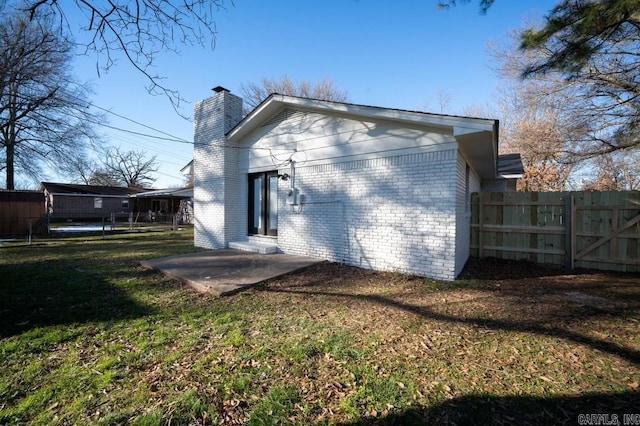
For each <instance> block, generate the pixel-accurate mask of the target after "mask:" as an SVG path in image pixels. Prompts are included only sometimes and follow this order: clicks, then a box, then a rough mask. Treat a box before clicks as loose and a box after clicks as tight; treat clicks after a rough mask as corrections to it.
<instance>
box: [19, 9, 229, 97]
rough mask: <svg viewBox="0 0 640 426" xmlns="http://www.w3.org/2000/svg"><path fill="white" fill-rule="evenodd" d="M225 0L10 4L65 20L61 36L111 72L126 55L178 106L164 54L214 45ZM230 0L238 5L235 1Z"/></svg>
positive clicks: (34, 14) (32, 14)
mask: <svg viewBox="0 0 640 426" xmlns="http://www.w3.org/2000/svg"><path fill="white" fill-rule="evenodd" d="M224 3H225V2H224V1H223V0H181V1H166V0H139V1H135V2H131V1H126V0H110V1H97V0H95V1H92V0H74V1H58V0H22V1H13V2H9V4H11V5H12V6H13V7H14V8H15V9H18V10H21V11H24V12H26V13H28V14H29V16H30V17H31V18H32V19H34V18H35V17H37V16H38V15H46V16H49V17H53V18H54V19H57V20H58V21H59V22H60V26H59V28H60V29H61V33H60V34H61V35H70V36H73V38H74V39H76V40H79V41H78V42H77V44H78V45H80V46H81V47H82V48H84V50H85V53H94V54H96V55H97V56H96V59H97V61H96V67H97V69H99V70H105V71H108V70H109V69H110V68H111V67H112V66H113V65H114V64H115V63H116V62H117V60H118V59H120V58H124V59H125V60H126V61H128V62H129V64H130V65H131V66H133V67H134V68H135V69H136V70H138V71H139V72H141V73H142V74H143V75H144V76H145V77H146V78H147V80H148V82H149V85H148V87H147V89H148V90H149V92H150V93H154V94H165V95H167V96H169V98H170V99H171V101H172V102H173V103H174V106H177V104H178V103H179V101H180V96H179V94H178V92H177V91H175V90H172V89H170V88H168V87H167V86H166V85H165V84H164V83H163V82H162V77H161V76H159V75H158V74H156V73H155V71H154V62H155V60H156V57H157V55H158V54H159V53H162V52H167V51H170V52H174V53H176V52H178V48H179V46H181V45H199V46H203V47H205V46H207V45H209V46H211V47H213V46H214V44H215V35H216V27H215V21H214V15H215V13H216V12H217V11H218V10H219V9H220V8H221V7H223V6H224ZM228 3H231V4H232V3H233V1H230V2H228Z"/></svg>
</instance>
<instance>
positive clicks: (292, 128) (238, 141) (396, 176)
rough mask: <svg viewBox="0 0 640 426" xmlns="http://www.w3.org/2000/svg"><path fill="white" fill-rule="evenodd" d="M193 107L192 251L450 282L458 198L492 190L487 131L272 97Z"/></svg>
mask: <svg viewBox="0 0 640 426" xmlns="http://www.w3.org/2000/svg"><path fill="white" fill-rule="evenodd" d="M214 90H215V92H216V93H215V95H214V96H213V97H211V98H209V99H206V100H204V101H202V102H199V103H198V104H196V106H195V138H194V142H195V153H194V174H195V176H194V179H195V188H194V189H195V193H194V213H195V245H196V246H199V247H206V248H213V249H218V248H226V247H241V248H242V247H247V246H253V247H258V248H261V249H265V250H268V249H272V250H275V249H277V250H278V251H281V252H284V253H290V254H297V255H306V256H312V257H319V258H324V259H327V260H330V261H334V262H344V263H346V264H348V265H354V266H360V267H364V268H371V269H376V270H393V271H399V272H403V273H408V274H416V275H422V276H428V277H433V278H439V279H445V280H452V279H455V277H456V276H457V275H458V274H459V273H460V271H461V270H462V268H463V266H464V264H465V262H466V261H467V258H468V257H469V244H470V238H469V230H470V205H469V198H470V197H469V194H470V193H471V192H474V191H479V190H480V189H481V186H482V182H483V180H484V181H487V182H492V184H495V181H496V180H499V179H500V176H499V175H498V166H497V160H498V155H497V151H498V148H497V146H498V145H497V141H498V122H497V120H489V119H481V118H469V117H457V116H448V115H439V114H427V113H421V112H412V111H404V110H397V109H388V108H379V107H371V106H363V105H354V104H347V103H336V102H327V101H319V100H313V99H305V98H297V97H291V96H283V95H277V94H274V95H271V96H270V97H269V98H268V99H266V100H265V101H264V102H263V103H262V104H260V105H259V106H258V107H257V108H256V109H255V110H254V111H252V112H251V113H250V114H249V115H248V116H246V117H245V118H244V119H242V100H241V99H240V98H239V97H237V96H235V95H233V94H231V93H230V92H229V91H227V90H226V89H224V88H222V87H217V88H215V89H214Z"/></svg>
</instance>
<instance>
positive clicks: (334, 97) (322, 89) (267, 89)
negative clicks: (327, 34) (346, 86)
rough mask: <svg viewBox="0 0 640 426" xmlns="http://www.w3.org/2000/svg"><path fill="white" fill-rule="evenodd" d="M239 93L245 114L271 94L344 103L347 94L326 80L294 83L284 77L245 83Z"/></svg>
mask: <svg viewBox="0 0 640 426" xmlns="http://www.w3.org/2000/svg"><path fill="white" fill-rule="evenodd" d="M240 91H241V93H242V98H243V100H244V105H245V114H247V113H249V112H250V111H252V110H253V109H254V108H255V107H257V106H258V105H259V104H260V103H261V102H262V101H264V100H265V99H266V98H267V97H268V96H269V95H271V94H272V93H278V94H280V95H290V96H300V97H303V98H312V99H320V100H323V101H335V102H345V101H347V99H348V95H347V92H346V91H344V90H340V89H338V88H337V87H336V86H335V84H334V83H333V81H331V80H330V79H328V78H325V79H324V80H320V81H318V82H316V83H312V82H310V81H308V80H300V81H298V82H295V81H293V80H291V79H290V78H289V77H287V76H284V77H282V78H280V79H271V78H263V79H262V80H260V83H245V84H243V85H242V86H241V88H240Z"/></svg>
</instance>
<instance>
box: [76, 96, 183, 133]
mask: <svg viewBox="0 0 640 426" xmlns="http://www.w3.org/2000/svg"><path fill="white" fill-rule="evenodd" d="M88 105H90V106H92V107H94V108H97V109H99V110H101V111H104V112H106V113H109V114H112V115H115V116H116V117H119V118H122V119H123V120H127V121H130V122H132V123H134V124H137V125H138V126H142V127H144V128H147V129H149V130H153V131H154V132H157V133H160V134H163V135H165V136H169V137H171V138H172V139H166V140H172V141H175V142H178V141H180V142H184V143H193V142H191V141H188V140H186V139H183V138H181V137H179V136H175V135H172V134H171V133H167V132H165V131H162V130H159V129H156V128H155V127H151V126H149V125H147V124H144V123H141V122H139V121H136V120H134V119H132V118H129V117H126V116H124V115H122V114H118V113H116V112H113V111H111V110H109V109H107V108H103V107H101V106H98V105H96V104H92V103H90V102H88ZM159 139H165V138H159Z"/></svg>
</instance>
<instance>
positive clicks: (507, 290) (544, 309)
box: [257, 264, 640, 365]
mask: <svg viewBox="0 0 640 426" xmlns="http://www.w3.org/2000/svg"><path fill="white" fill-rule="evenodd" d="M516 265H517V264H516ZM333 268H334V269H335V268H342V269H345V268H349V267H340V266H334V267H333ZM316 269H317V268H316ZM349 269H350V268H349ZM503 269H505V268H503ZM509 269H511V268H509ZM314 271H315V270H314V268H311V269H310V270H309V271H307V272H305V274H306V275H305V276H304V277H303V278H302V279H301V280H300V281H302V282H303V283H304V284H295V283H294V284H291V283H290V282H287V281H285V282H284V283H283V284H281V285H266V286H261V287H259V288H258V289H257V290H258V291H265V292H271V293H284V294H298V295H305V296H319V297H330V298H335V299H337V300H342V301H344V302H343V303H347V304H348V303H352V302H355V301H359V302H365V303H368V304H371V305H372V306H375V305H377V306H384V307H388V308H393V309H396V310H399V311H404V312H407V313H411V314H414V315H417V316H419V317H421V318H424V319H427V320H432V321H437V322H441V323H448V324H461V325H470V326H475V327H481V328H486V329H491V330H496V331H514V332H524V333H531V334H535V335H539V336H546V337H554V338H560V339H563V340H566V341H569V342H573V343H577V344H581V345H586V346H589V347H591V348H593V349H596V350H599V351H602V352H605V353H608V354H611V355H615V356H617V357H620V358H622V359H624V360H626V361H629V362H631V363H634V364H636V365H640V351H639V350H637V349H636V348H632V347H630V346H627V345H623V344H621V343H618V342H615V341H612V340H608V339H606V337H598V336H599V335H597V334H592V333H589V330H588V329H584V330H582V329H578V328H576V327H574V325H575V324H580V323H582V322H584V321H587V320H597V319H599V318H617V317H619V318H627V317H629V316H634V315H636V312H638V310H640V299H638V294H637V292H638V291H637V288H638V283H639V282H638V279H637V277H635V276H631V275H629V274H626V275H619V274H618V275H598V274H586V277H587V278H588V279H587V280H586V281H585V280H578V281H576V282H569V284H567V281H570V279H569V278H567V277H566V276H561V275H559V274H552V276H550V277H549V276H548V275H546V274H545V273H544V271H543V272H542V273H541V274H539V275H536V276H537V277H538V278H539V277H547V278H546V279H544V280H540V282H539V283H538V281H539V280H535V281H534V282H535V283H534V284H531V282H532V281H528V283H529V284H530V286H529V287H528V288H526V287H524V286H523V282H520V281H518V280H517V279H514V280H511V283H510V284H508V283H506V282H501V285H499V286H496V285H495V281H474V282H473V283H472V284H470V285H471V286H470V287H467V288H468V289H471V290H476V291H478V292H479V293H480V294H479V296H477V297H484V298H485V299H490V300H491V301H493V302H496V303H498V302H499V303H498V305H499V308H500V310H497V309H496V311H495V312H494V311H491V313H490V314H488V315H481V312H480V310H481V309H480V310H478V311H476V310H474V309H475V308H474V307H473V306H474V305H472V304H471V303H472V301H471V300H466V301H465V302H464V304H465V305H466V306H468V308H466V309H465V310H464V311H460V312H456V311H453V312H451V311H447V310H443V309H442V308H441V307H439V306H438V303H434V302H433V300H436V299H437V298H436V297H435V296H433V297H431V299H433V300H430V298H429V294H431V293H429V292H428V291H425V290H423V291H422V293H425V295H426V296H425V297H424V298H422V299H420V301H418V302H415V303H413V302H410V301H407V298H406V297H404V295H403V294H401V293H394V292H393V291H385V292H381V291H380V290H377V291H367V292H362V291H360V290H361V289H360V288H357V286H355V285H354V284H350V283H349V282H348V281H349V280H348V279H346V280H341V279H337V280H336V282H328V283H325V282H324V281H323V278H324V277H322V276H318V275H319V274H318V273H315V274H314ZM318 272H319V271H318ZM530 272H531V274H534V272H535V270H534V268H531V271H530ZM358 273H359V272H358ZM511 273H512V274H513V273H514V270H513V269H511ZM348 274H349V272H348V271H347V272H346V276H347V278H348ZM531 274H529V273H528V272H525V273H524V275H525V276H527V277H529V276H530V275H531ZM534 275H535V274H534ZM613 276H615V277H616V281H615V282H611V281H609V279H610V278H611V277H613ZM294 278H295V277H294ZM291 281H294V282H295V279H292V280H291ZM355 281H356V282H357V280H355ZM340 282H342V283H344V284H343V285H342V286H340ZM585 283H586V285H587V286H589V287H594V288H600V289H602V290H603V291H604V290H607V291H608V294H609V296H611V297H612V298H614V299H613V302H614V303H613V304H612V305H611V306H608V305H603V306H585V305H582V304H579V303H570V302H569V301H568V300H569V299H568V298H567V297H566V292H567V290H571V289H573V290H576V289H581V286H582V285H583V284H585ZM406 288H407V286H404V287H403V284H400V285H399V286H398V292H402V291H404V292H406ZM612 288H613V289H615V291H614V290H611V289H612ZM625 289H626V290H627V291H626V292H625V291H623V290H625ZM417 291H418V292H420V290H417ZM436 291H438V290H436ZM487 303H488V302H487ZM494 305H495V303H494ZM487 306H492V307H493V305H487ZM532 306H533V307H534V308H535V309H532V308H531V307H532Z"/></svg>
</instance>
